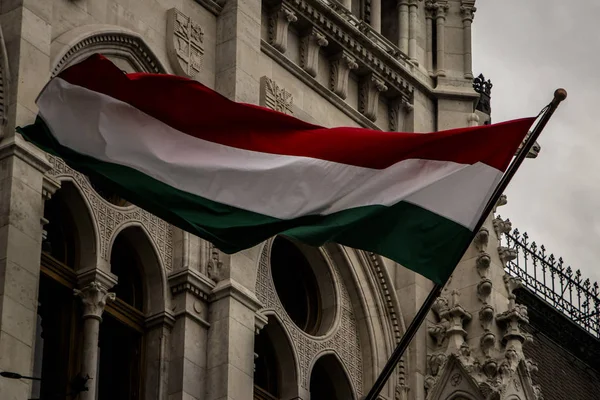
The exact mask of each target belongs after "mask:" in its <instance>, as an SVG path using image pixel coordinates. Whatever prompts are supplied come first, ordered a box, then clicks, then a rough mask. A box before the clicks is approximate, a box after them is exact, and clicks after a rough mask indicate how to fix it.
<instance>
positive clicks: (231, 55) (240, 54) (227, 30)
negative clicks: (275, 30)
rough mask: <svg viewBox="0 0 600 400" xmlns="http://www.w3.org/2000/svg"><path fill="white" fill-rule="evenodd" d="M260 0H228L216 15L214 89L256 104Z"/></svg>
mask: <svg viewBox="0 0 600 400" xmlns="http://www.w3.org/2000/svg"><path fill="white" fill-rule="evenodd" d="M261 8H262V7H261V2H260V0H228V1H227V2H225V5H224V6H223V11H221V13H220V15H219V17H218V18H217V49H216V76H215V89H216V91H217V92H219V93H221V94H222V95H224V96H225V97H227V98H229V99H231V100H235V101H239V102H244V103H250V104H258V101H259V93H260V90H259V88H260V84H259V81H260V77H261V76H262V75H264V73H263V71H261V69H260V62H259V60H260V57H261V51H260V36H261V33H260V32H261V31H260V29H261V28H260V27H261V14H260V13H261Z"/></svg>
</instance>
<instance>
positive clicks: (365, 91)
mask: <svg viewBox="0 0 600 400" xmlns="http://www.w3.org/2000/svg"><path fill="white" fill-rule="evenodd" d="M387 89H388V87H387V86H386V85H385V82H384V81H383V79H381V78H380V77H378V76H377V75H375V74H369V75H367V76H366V77H365V78H364V79H363V81H362V82H361V86H360V98H359V111H360V112H361V113H362V114H363V115H364V116H365V117H367V118H369V119H370V120H371V121H373V122H375V121H376V120H377V110H378V107H379V93H381V92H385V91H386V90H387Z"/></svg>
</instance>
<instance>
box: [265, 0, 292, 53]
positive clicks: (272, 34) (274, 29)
mask: <svg viewBox="0 0 600 400" xmlns="http://www.w3.org/2000/svg"><path fill="white" fill-rule="evenodd" d="M297 20H298V17H296V14H294V12H293V11H292V10H290V9H289V8H288V7H286V6H285V5H283V4H280V5H278V6H276V7H275V8H274V9H273V10H271V13H270V14H269V44H270V45H271V46H273V47H275V48H276V49H277V50H279V51H280V52H282V53H285V51H286V50H287V38H288V27H289V25H290V23H291V22H296V21H297Z"/></svg>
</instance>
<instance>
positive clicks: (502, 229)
mask: <svg viewBox="0 0 600 400" xmlns="http://www.w3.org/2000/svg"><path fill="white" fill-rule="evenodd" d="M492 224H493V226H494V232H496V237H497V238H498V239H500V238H502V235H505V234H507V233H510V231H511V230H512V222H510V219H506V220H503V219H502V218H501V217H500V216H497V217H496V218H494V220H493V221H492Z"/></svg>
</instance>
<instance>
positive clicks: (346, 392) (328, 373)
mask: <svg viewBox="0 0 600 400" xmlns="http://www.w3.org/2000/svg"><path fill="white" fill-rule="evenodd" d="M347 399H354V395H353V393H352V386H351V385H350V380H349V379H348V376H347V375H346V373H345V372H344V369H343V368H342V366H341V365H340V362H339V361H338V359H337V358H336V357H335V356H334V355H332V354H327V355H324V356H323V357H321V358H319V359H318V360H317V362H316V363H315V365H314V366H313V369H312V371H311V373H310V400H347Z"/></svg>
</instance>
